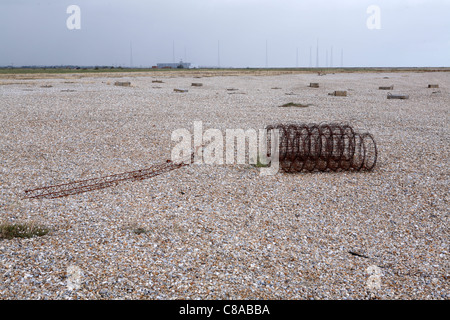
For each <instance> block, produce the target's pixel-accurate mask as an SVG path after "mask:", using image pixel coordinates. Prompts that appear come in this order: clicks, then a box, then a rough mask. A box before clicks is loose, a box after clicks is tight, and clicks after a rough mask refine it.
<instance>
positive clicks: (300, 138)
mask: <svg viewBox="0 0 450 320" xmlns="http://www.w3.org/2000/svg"><path fill="white" fill-rule="evenodd" d="M274 129H278V133H279V163H280V168H281V169H282V170H283V171H285V172H289V173H292V172H302V171H309V172H312V171H338V170H350V171H352V170H353V171H360V170H372V169H373V168H374V167H375V164H376V161H377V147H376V143H375V140H374V138H373V137H372V135H371V134H370V133H358V132H356V131H355V130H354V129H353V128H352V127H351V126H350V125H348V124H340V123H330V124H290V125H286V124H277V125H271V126H268V127H266V130H267V137H268V139H267V140H268V141H267V142H268V148H267V150H271V147H270V143H271V134H269V132H270V131H271V130H274ZM268 156H269V157H270V152H269V154H268Z"/></svg>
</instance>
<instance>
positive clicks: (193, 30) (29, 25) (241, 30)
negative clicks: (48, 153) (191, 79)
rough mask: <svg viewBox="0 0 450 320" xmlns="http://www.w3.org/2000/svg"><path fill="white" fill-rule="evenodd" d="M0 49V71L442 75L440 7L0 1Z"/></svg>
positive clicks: (347, 2) (445, 32) (380, 1)
mask: <svg viewBox="0 0 450 320" xmlns="http://www.w3.org/2000/svg"><path fill="white" fill-rule="evenodd" d="M70 5H77V6H78V7H79V8H80V14H79V20H76V21H79V22H80V25H79V26H80V29H69V28H68V26H67V20H68V19H69V20H70V21H71V22H72V25H74V24H73V23H74V22H76V21H75V20H73V19H72V18H74V17H71V16H72V13H67V8H68V7H69V6H70ZM373 6H375V8H378V9H379V11H376V10H373V8H374V7H373ZM368 9H369V10H368ZM77 17H78V16H77ZM0 41H1V47H0V66H11V65H13V66H22V65H68V64H70V65H108V66H124V67H128V66H130V65H133V66H134V67H149V66H152V65H155V64H156V63H158V62H173V61H174V60H175V61H177V62H178V61H179V60H180V59H182V60H183V61H186V60H187V61H188V62H192V63H193V64H195V65H197V66H218V65H220V66H221V67H266V66H268V67H296V66H298V67H309V66H313V67H315V66H317V65H319V67H325V66H337V67H340V66H341V63H343V65H344V66H347V67H382V66H385V67H424V66H430V67H439V66H446V67H449V66H450V0H395V1H392V0H391V1H388V0H369V1H366V0H314V1H306V0H127V1H125V0H122V1H119V0H69V1H66V0H0ZM317 44H318V48H317ZM317 57H318V61H317ZM342 58H343V59H342Z"/></svg>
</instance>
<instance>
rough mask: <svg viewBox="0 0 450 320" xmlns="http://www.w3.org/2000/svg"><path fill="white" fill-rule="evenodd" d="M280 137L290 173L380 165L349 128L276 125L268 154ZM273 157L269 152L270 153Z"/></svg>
mask: <svg viewBox="0 0 450 320" xmlns="http://www.w3.org/2000/svg"><path fill="white" fill-rule="evenodd" d="M275 129H277V130H278V133H279V164H280V168H281V170H283V171H284V172H288V173H294V172H302V171H306V172H312V171H338V170H354V171H360V170H372V169H373V168H374V167H375V164H376V161H377V147H376V143H375V140H374V138H373V137H372V135H371V134H369V133H357V132H356V131H355V130H354V129H353V128H352V127H351V126H350V125H347V124H339V123H330V124H314V123H313V124H277V125H270V126H267V127H266V131H267V150H271V146H270V145H271V134H270V131H271V130H275ZM268 156H269V157H270V156H271V155H270V151H269V153H268ZM193 161H194V153H192V154H191V155H190V156H189V158H187V159H184V160H183V161H179V162H172V161H170V160H167V162H166V163H163V164H158V165H154V166H152V167H149V168H147V169H141V170H136V171H129V172H123V173H119V174H113V175H109V176H104V177H100V178H93V179H86V180H79V181H74V182H70V183H63V184H57V185H52V186H47V187H41V188H35V189H28V190H25V192H24V193H25V195H24V198H30V199H41V198H49V199H53V198H60V197H65V196H68V195H72V194H78V193H83V192H87V191H92V190H98V189H104V188H108V187H111V186H114V185H117V184H118V183H120V182H124V181H137V180H144V179H148V178H151V177H154V176H156V175H159V174H162V173H165V172H169V171H171V170H175V169H178V168H181V167H183V166H186V165H189V164H191V163H193Z"/></svg>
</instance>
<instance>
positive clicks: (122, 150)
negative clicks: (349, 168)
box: [0, 72, 450, 299]
mask: <svg viewBox="0 0 450 320" xmlns="http://www.w3.org/2000/svg"><path fill="white" fill-rule="evenodd" d="M58 77H59V76H53V78H52V77H48V78H43V79H38V78H30V79H26V78H25V79H0V114H1V118H0V170H1V171H0V223H3V224H8V223H34V224H38V225H43V226H46V227H48V228H49V230H50V232H49V233H48V234H47V235H45V236H41V237H34V238H31V239H19V238H14V239H11V240H7V239H4V240H0V298H1V299H449V297H450V294H449V293H450V292H449V259H448V258H449V229H448V217H449V193H448V191H449V189H448V186H449V173H448V172H449V171H448V166H449V145H450V144H449V142H450V139H449V124H448V120H449V110H450V109H449V105H450V90H449V88H450V75H449V73H448V72H427V73H413V72H410V73H348V74H327V75H324V76H318V75H317V74H285V75H283V74H281V75H270V74H268V75H252V74H248V73H247V74H244V75H240V76H237V75H233V76H229V75H226V76H201V75H197V76H196V77H194V76H189V75H186V74H184V75H183V76H177V74H176V73H169V72H168V73H164V72H161V73H158V77H157V78H156V77H155V76H154V75H143V74H138V75H132V74H129V75H127V74H124V75H122V76H119V75H108V76H105V75H96V76H89V77H80V76H71V75H64V76H60V77H59V78H58ZM156 79H158V80H162V83H161V82H153V80H156ZM115 81H130V82H131V86H130V87H123V86H115V85H114V82H115ZM193 82H195V83H202V84H203V85H202V86H196V87H194V86H191V83H193ZM310 82H319V84H320V87H319V88H310V87H308V86H309V83H310ZM434 83H437V84H439V88H437V89H436V88H435V89H431V88H430V89H429V88H428V84H434ZM390 85H394V90H391V91H389V92H392V93H400V94H407V95H409V99H408V100H394V99H389V100H388V99H387V92H388V91H384V90H379V89H378V87H379V86H390ZM174 89H187V90H188V92H175V91H174ZM230 89H237V90H230ZM335 90H346V91H347V97H334V96H330V95H328V93H330V92H333V91H335ZM289 102H294V103H302V104H309V106H308V107H304V108H296V107H292V108H289V107H284V108H280V107H279V106H281V105H283V104H285V103H289ZM194 121H202V123H203V129H204V130H206V129H209V128H214V129H219V130H221V131H222V132H224V133H225V130H226V129H237V128H242V129H262V128H264V126H265V125H267V124H272V123H278V122H292V121H301V122H323V121H345V122H350V123H351V124H352V125H353V126H354V127H355V128H358V129H359V130H360V131H367V132H370V133H371V134H372V135H373V136H374V138H375V140H376V142H377V145H378V162H377V166H376V167H375V169H374V170H373V171H372V172H357V173H354V172H333V173H330V172H325V173H300V174H285V173H278V174H276V175H274V176H261V175H260V172H259V170H260V169H259V168H256V167H254V166H251V165H248V164H240V165H238V164H234V165H205V164H203V165H202V164H200V165H190V166H186V167H183V168H180V169H178V170H174V171H171V172H168V173H164V174H162V175H159V176H156V177H153V178H151V179H147V180H143V181H138V182H125V183H122V184H120V185H118V186H116V187H112V188H107V189H102V190H96V191H91V192H87V193H83V194H78V195H71V196H68V197H64V198H58V199H42V200H39V199H34V200H33V199H23V198H22V196H23V191H24V190H25V189H29V188H34V187H40V186H47V185H52V184H57V183H65V182H70V181H74V180H80V179H88V178H96V177H101V176H103V175H109V174H114V173H121V172H125V171H130V170H137V169H142V168H147V167H149V166H151V165H152V164H159V163H162V162H164V161H166V160H167V159H169V158H170V156H171V150H172V148H173V147H174V145H175V142H173V141H171V133H172V131H174V130H175V129H181V128H186V129H188V130H189V131H190V132H193V123H194Z"/></svg>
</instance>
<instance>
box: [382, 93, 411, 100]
mask: <svg viewBox="0 0 450 320" xmlns="http://www.w3.org/2000/svg"><path fill="white" fill-rule="evenodd" d="M387 98H388V99H409V95H407V94H392V93H390V92H389V93H388V94H387Z"/></svg>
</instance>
